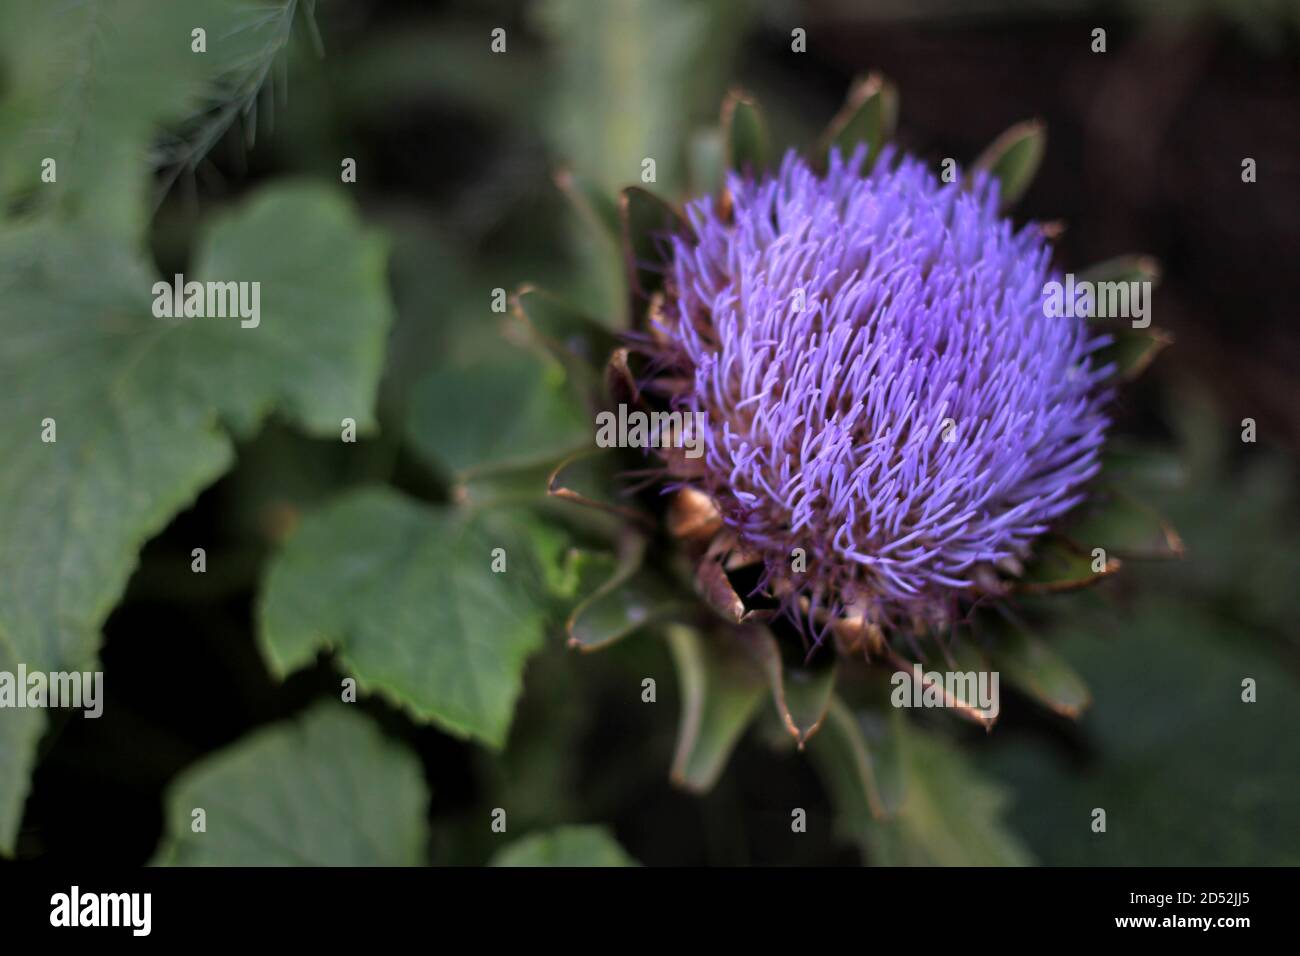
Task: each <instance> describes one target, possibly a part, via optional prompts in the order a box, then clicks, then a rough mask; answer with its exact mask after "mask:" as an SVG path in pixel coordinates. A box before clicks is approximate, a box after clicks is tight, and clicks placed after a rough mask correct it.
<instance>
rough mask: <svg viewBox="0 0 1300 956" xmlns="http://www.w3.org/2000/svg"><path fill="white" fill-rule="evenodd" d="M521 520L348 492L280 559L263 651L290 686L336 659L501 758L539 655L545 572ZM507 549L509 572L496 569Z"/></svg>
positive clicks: (390, 494)
mask: <svg viewBox="0 0 1300 956" xmlns="http://www.w3.org/2000/svg"><path fill="white" fill-rule="evenodd" d="M526 520H527V519H526V518H524V517H523V516H516V515H507V514H505V513H502V512H500V511H496V510H494V511H493V512H492V513H490V514H488V513H482V512H474V513H469V514H465V513H462V512H460V511H453V510H448V509H442V508H430V507H425V506H423V505H421V504H418V503H416V502H414V501H412V500H410V499H408V498H406V497H404V496H402V495H400V494H399V493H397V492H395V491H391V490H388V489H366V490H362V491H359V492H354V493H352V494H349V495H346V496H344V497H343V498H341V499H339V500H338V501H337V502H335V503H334V504H333V505H331V506H329V507H327V508H325V509H324V510H322V511H321V512H319V513H317V514H315V515H312V516H310V517H308V518H306V519H305V520H304V521H303V523H302V525H301V526H300V527H299V528H298V530H297V531H296V533H295V534H294V535H293V536H292V537H291V538H290V539H289V541H288V544H287V545H286V546H285V548H284V550H283V551H282V552H281V553H280V554H279V555H278V556H277V557H276V558H275V560H274V562H273V563H272V565H271V568H270V571H269V573H268V575H267V580H266V586H265V589H264V592H263V596H262V602H261V606H260V608H259V613H258V640H259V643H260V644H261V646H262V649H263V652H264V654H265V656H266V658H267V660H268V662H269V664H270V666H271V669H272V671H273V672H274V673H275V674H277V675H279V676H281V677H283V676H284V675H286V674H288V673H289V672H291V671H293V670H296V669H298V668H300V667H303V666H304V665H306V664H309V663H310V662H311V661H312V660H313V658H314V657H315V656H316V655H317V653H319V652H320V651H322V650H332V651H334V652H335V653H336V654H337V655H338V658H339V661H340V663H341V664H342V666H343V667H344V668H345V669H346V670H347V671H348V672H349V673H351V674H353V675H354V676H355V677H356V678H357V681H358V684H359V685H360V686H361V687H362V688H363V689H367V690H373V691H376V692H378V693H380V694H382V695H384V696H385V697H387V698H388V699H390V700H391V701H393V702H394V703H395V704H397V705H399V706H402V707H405V708H406V709H407V710H408V711H410V713H411V714H413V715H414V716H415V717H416V718H418V719H420V720H429V721H432V722H434V723H436V724H437V725H438V726H440V727H442V728H443V729H445V730H446V731H448V732H449V733H452V734H455V735H457V736H460V737H471V738H475V739H477V740H480V741H483V742H484V743H486V744H488V745H490V746H493V747H500V746H501V745H502V744H504V742H505V739H506V732H507V730H508V728H509V726H510V718H511V715H512V713H513V711H514V705H515V701H516V699H517V698H518V697H519V694H520V691H521V689H522V677H523V669H524V662H525V660H526V659H527V658H528V656H529V655H530V654H531V653H532V652H533V651H535V650H537V649H538V648H539V647H540V646H541V644H542V625H543V621H544V604H543V598H542V594H543V592H544V587H545V585H544V580H543V578H544V575H543V574H542V573H541V572H540V570H539V568H538V567H537V563H538V559H537V557H536V556H535V554H534V553H533V549H532V547H531V545H530V543H529V542H528V540H527V539H526V537H525V536H526V534H527V533H528V530H529V528H528V525H527V524H526V523H524V522H525V521H526ZM498 548H500V549H503V550H504V558H505V562H506V563H505V571H503V572H497V571H493V562H494V559H495V558H499V557H500V555H499V554H494V552H495V551H496V549H498Z"/></svg>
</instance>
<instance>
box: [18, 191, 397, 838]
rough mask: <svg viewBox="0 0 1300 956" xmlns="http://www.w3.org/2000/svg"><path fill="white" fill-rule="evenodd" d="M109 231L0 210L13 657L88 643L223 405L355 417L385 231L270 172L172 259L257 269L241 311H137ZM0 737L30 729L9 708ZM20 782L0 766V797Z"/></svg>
mask: <svg viewBox="0 0 1300 956" xmlns="http://www.w3.org/2000/svg"><path fill="white" fill-rule="evenodd" d="M285 235H292V236H294V241H293V242H285V241H284V236H285ZM127 248H128V247H127V245H126V244H124V243H123V242H121V241H120V240H117V239H113V240H108V241H106V240H103V239H102V237H98V236H95V235H92V234H90V233H88V232H85V231H81V230H73V229H71V228H67V229H65V228H63V227H59V226H54V225H49V224H33V225H27V226H25V227H23V228H21V229H18V228H11V229H7V230H0V381H3V382H4V383H5V389H4V392H3V394H2V395H0V460H3V461H4V463H5V467H4V468H3V469H0V640H3V641H5V642H7V643H8V644H9V646H10V647H11V648H12V651H13V654H14V656H15V657H17V659H18V660H20V661H23V662H25V663H26V665H27V666H28V668H29V669H31V670H41V671H50V670H71V669H80V668H82V666H83V665H88V664H89V663H90V662H92V661H93V659H94V656H95V653H96V650H97V647H98V637H99V629H100V626H101V625H102V624H103V621H104V619H105V618H106V617H107V615H108V613H109V611H110V610H111V609H112V607H113V605H114V604H115V603H116V602H117V599H118V597H119V596H120V595H121V593H122V590H123V588H124V587H125V586H126V582H127V579H128V577H129V576H130V574H131V571H132V568H133V567H134V563H135V558H136V553H137V552H138V550H139V548H140V546H141V545H142V544H143V543H144V541H145V540H147V539H148V538H149V537H151V536H152V535H154V534H156V533H157V532H158V531H159V530H161V529H162V528H163V527H164V526H165V525H166V524H167V522H168V521H169V520H170V519H171V517H172V516H173V515H174V514H176V513H177V512H178V511H180V510H181V509H182V508H184V507H185V506H186V505H188V504H189V503H190V502H192V501H193V500H194V498H195V496H196V495H197V494H198V493H199V491H200V490H201V489H203V488H204V487H205V486H207V485H208V484H210V483H211V482H212V481H213V480H215V479H216V478H217V477H218V476H219V475H220V474H221V473H222V472H224V471H225V470H226V469H227V468H228V467H229V466H230V463H231V460H232V456H233V451H232V444H231V440H230V438H229V437H228V436H227V434H226V431H225V430H223V429H222V427H221V424H222V423H225V424H226V425H227V426H229V427H230V428H231V429H232V430H234V431H235V432H236V433H237V434H239V435H241V436H247V435H249V434H250V433H251V431H252V429H253V428H254V427H255V426H256V425H257V424H258V423H259V422H260V421H261V420H262V419H263V418H264V417H265V416H266V415H267V414H268V413H269V412H270V411H271V410H272V409H276V410H278V411H279V412H280V414H281V415H282V416H284V417H285V418H286V419H287V420H288V421H290V422H292V423H295V424H297V425H299V426H301V427H302V428H304V429H306V430H307V431H308V432H310V433H312V434H314V435H320V436H331V437H333V438H336V439H337V438H338V436H339V434H340V423H341V421H342V419H344V418H352V419H355V421H356V422H357V425H358V427H359V428H361V429H365V428H367V427H369V426H370V425H372V423H373V414H372V411H371V409H372V404H373V401H374V398H373V397H374V394H375V390H376V387H377V384H378V380H379V374H380V365H381V362H382V354H383V344H384V337H385V334H386V330H387V327H388V324H389V320H390V306H389V301H388V296H387V293H386V290H385V287H384V248H383V243H382V242H381V241H379V240H378V239H377V238H376V237H374V236H373V235H370V234H367V233H366V232H364V231H363V230H362V229H361V228H360V225H359V223H358V222H357V219H356V216H355V214H354V213H353V211H352V209H351V207H350V206H349V204H348V203H347V202H346V201H344V200H342V199H340V198H339V197H338V195H337V194H336V193H335V192H333V191H332V190H329V189H325V188H321V187H315V186H305V185H300V186H288V187H281V188H276V189H272V190H269V191H267V192H264V193H262V194H260V195H259V196H258V197H257V198H256V199H254V200H253V201H251V202H250V203H248V204H246V205H244V206H242V207H240V209H239V210H238V211H237V212H236V213H234V214H231V215H227V216H225V217H223V218H221V219H220V220H219V221H218V222H217V224H216V225H215V226H214V227H213V228H212V229H211V230H210V231H209V233H208V235H207V236H206V238H204V239H203V240H202V241H201V243H200V246H199V251H198V253H197V256H196V259H195V265H194V267H193V269H192V270H187V273H186V279H187V280H191V281H192V280H200V281H203V280H215V281H222V282H224V281H248V282H252V281H257V282H260V283H261V293H260V312H261V316H260V323H259V324H258V325H257V326H256V327H255V328H241V323H240V320H239V319H238V318H228V319H223V318H194V319H189V320H180V321H173V320H168V319H158V318H155V317H154V316H153V314H152V292H151V286H152V283H153V281H154V277H153V276H152V275H150V274H149V272H148V271H147V270H146V269H145V268H144V267H143V266H142V264H141V263H139V262H138V261H137V260H135V259H134V258H132V257H131V255H130V254H129V253H128V252H127V251H126V250H127ZM322 264H328V268H324V269H323V268H322ZM46 419H52V420H53V421H54V423H55V425H54V427H55V429H56V430H55V433H54V434H55V437H56V438H57V440H56V441H54V442H49V443H47V442H44V441H42V430H43V425H42V422H43V421H44V420H46ZM20 733H21V734H23V735H24V736H23V737H21V738H20V737H19V736H18V735H19V734H20ZM0 737H2V738H4V739H5V740H7V741H8V743H7V744H5V745H3V746H4V747H5V748H13V747H26V748H28V749H29V750H30V748H31V747H33V746H34V745H35V734H34V733H32V732H31V726H30V725H26V724H25V725H24V726H23V728H19V726H18V725H17V724H16V723H15V722H14V721H8V720H3V721H0ZM24 786H25V784H24V782H23V780H22V779H21V778H14V777H9V776H4V777H0V793H3V794H4V796H3V797H0V806H8V805H11V804H12V801H13V800H14V799H15V798H14V796H13V795H14V793H15V792H18V793H21V792H22V789H23V787H24ZM14 823H15V821H14V820H12V819H0V845H3V844H5V843H7V839H8V836H9V834H10V833H12V831H13V826H14Z"/></svg>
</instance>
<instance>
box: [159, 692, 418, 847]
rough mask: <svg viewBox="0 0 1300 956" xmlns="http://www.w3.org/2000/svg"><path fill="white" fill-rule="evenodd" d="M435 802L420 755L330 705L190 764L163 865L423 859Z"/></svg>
mask: <svg viewBox="0 0 1300 956" xmlns="http://www.w3.org/2000/svg"><path fill="white" fill-rule="evenodd" d="M428 802H429V794H428V790H427V787H426V786H425V783H424V775H423V772H422V770H421V767H420V762H419V761H418V760H417V759H416V758H415V756H414V755H413V754H411V753H410V752H409V751H408V750H406V748H404V747H402V746H399V745H398V744H395V743H393V742H392V741H390V740H389V739H388V738H386V737H385V736H384V735H383V734H382V733H380V731H379V729H378V728H377V727H376V726H375V725H374V724H373V723H371V722H370V721H369V720H367V719H366V718H365V717H364V716H362V715H361V714H360V713H358V712H356V711H355V710H351V709H349V708H348V707H346V706H344V705H341V704H322V705H318V706H316V707H315V708H313V709H312V710H310V711H308V712H307V713H305V714H302V715H300V716H298V717H297V718H295V719H293V720H292V721H288V722H286V723H282V724H275V725H273V726H270V727H267V728H264V729H262V730H259V731H256V732H255V733H253V734H251V735H250V736H248V737H246V738H244V739H243V740H240V741H238V742H237V743H235V744H233V745H232V746H230V747H227V748H226V749H224V750H221V751H219V752H217V753H216V754H214V755H212V756H210V757H207V758H205V759H204V760H203V761H201V762H200V763H199V764H197V765H195V766H194V767H191V768H190V769H188V770H186V771H185V773H183V774H182V775H181V776H180V777H179V778H178V779H177V780H176V781H175V782H174V783H173V784H172V785H171V787H170V788H169V790H168V793H167V797H166V805H167V823H166V830H165V834H164V837H163V843H162V846H161V847H160V849H159V853H158V857H157V860H156V861H155V862H157V863H162V864H166V865H172V866H418V865H420V864H421V863H422V862H424V855H425V851H426V846H427V844H428V833H427V832H426V825H425V814H426V812H427V806H428ZM200 808H201V809H202V810H203V811H204V815H205V824H206V831H205V832H201V833H195V832H194V831H193V821H194V816H193V814H194V811H195V810H196V809H200Z"/></svg>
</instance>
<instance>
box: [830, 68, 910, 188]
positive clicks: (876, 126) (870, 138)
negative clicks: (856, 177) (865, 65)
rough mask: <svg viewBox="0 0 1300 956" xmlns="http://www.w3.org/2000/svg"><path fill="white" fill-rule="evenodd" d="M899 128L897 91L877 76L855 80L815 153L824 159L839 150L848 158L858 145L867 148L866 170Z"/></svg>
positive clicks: (876, 74) (892, 85)
mask: <svg viewBox="0 0 1300 956" xmlns="http://www.w3.org/2000/svg"><path fill="white" fill-rule="evenodd" d="M897 125H898V89H897V87H895V86H894V84H892V83H890V82H889V81H888V80H886V79H885V78H884V77H882V76H881V75H880V74H878V73H872V74H869V75H868V76H865V77H860V78H859V79H857V80H855V81H854V83H853V85H852V86H851V87H849V93H848V97H847V98H846V99H845V101H844V105H843V106H842V107H840V111H839V112H838V113H836V114H835V117H834V118H833V119H832V120H831V122H830V125H829V126H828V127H827V128H826V131H825V132H824V133H823V134H822V138H821V141H820V143H819V144H818V152H819V154H820V155H821V156H825V155H826V154H827V153H829V152H830V150H831V148H832V147H839V150H840V152H841V153H842V154H843V155H844V156H845V157H846V158H847V157H848V156H849V155H850V154H851V153H852V152H853V150H854V149H855V148H856V147H857V145H858V143H866V144H868V146H869V147H870V149H869V150H868V154H867V168H870V167H871V166H872V165H873V164H874V163H875V161H876V159H877V158H878V157H879V156H880V151H881V149H883V148H884V145H885V144H886V143H887V142H889V140H890V138H892V137H893V135H894V129H895V127H896V126H897Z"/></svg>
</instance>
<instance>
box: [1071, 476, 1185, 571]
mask: <svg viewBox="0 0 1300 956" xmlns="http://www.w3.org/2000/svg"><path fill="white" fill-rule="evenodd" d="M1066 533H1067V534H1068V535H1069V536H1070V540H1071V541H1074V542H1075V543H1076V544H1078V545H1079V546H1080V547H1081V548H1082V549H1083V550H1085V551H1088V552H1091V551H1092V549H1093V548H1103V549H1104V550H1105V551H1106V554H1107V555H1111V554H1116V555H1118V556H1119V557H1121V558H1134V559H1151V558H1179V557H1182V556H1183V542H1182V539H1181V538H1180V537H1179V536H1178V532H1177V531H1175V530H1174V528H1173V526H1172V525H1170V524H1169V522H1167V521H1166V520H1165V519H1164V518H1162V517H1160V515H1159V514H1157V513H1156V511H1155V510H1154V509H1152V508H1149V507H1147V506H1146V505H1145V504H1143V503H1142V502H1140V501H1138V500H1137V499H1136V498H1134V497H1133V496H1132V495H1130V494H1128V493H1127V492H1125V491H1122V490H1121V489H1119V488H1116V487H1114V486H1102V487H1101V488H1099V489H1098V490H1097V491H1096V492H1095V493H1094V495H1093V498H1092V501H1091V502H1090V508H1089V511H1088V513H1087V514H1086V515H1085V516H1084V517H1083V518H1082V519H1081V520H1079V521H1078V522H1076V523H1074V524H1072V525H1070V526H1069V528H1068V529H1067V530H1066Z"/></svg>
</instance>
